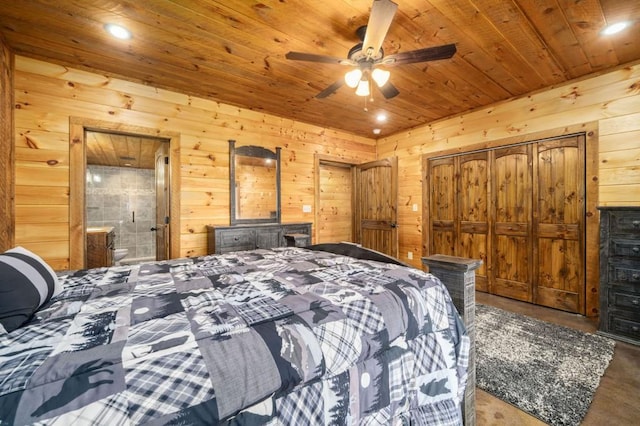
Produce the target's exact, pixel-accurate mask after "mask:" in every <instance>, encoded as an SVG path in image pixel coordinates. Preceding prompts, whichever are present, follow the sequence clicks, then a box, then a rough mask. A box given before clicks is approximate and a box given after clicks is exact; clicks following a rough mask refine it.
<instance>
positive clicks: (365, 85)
mask: <svg viewBox="0 0 640 426" xmlns="http://www.w3.org/2000/svg"><path fill="white" fill-rule="evenodd" d="M370 94H371V92H370V91H369V80H360V83H358V88H357V89H356V95H358V96H369V95H370Z"/></svg>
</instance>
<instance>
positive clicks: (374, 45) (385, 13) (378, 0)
mask: <svg viewBox="0 0 640 426" xmlns="http://www.w3.org/2000/svg"><path fill="white" fill-rule="evenodd" d="M396 10H398V5H397V4H396V3H394V2H392V1H391V0H373V6H371V15H369V22H368V23H367V32H366V34H365V35H364V40H363V42H362V52H364V53H365V54H367V55H371V57H374V58H375V57H376V56H377V55H378V52H379V51H380V48H381V47H382V42H383V41H384V38H385V37H386V36H387V32H388V31H389V27H390V26H391V21H393V17H394V16H395V14H396ZM369 52H370V53H369Z"/></svg>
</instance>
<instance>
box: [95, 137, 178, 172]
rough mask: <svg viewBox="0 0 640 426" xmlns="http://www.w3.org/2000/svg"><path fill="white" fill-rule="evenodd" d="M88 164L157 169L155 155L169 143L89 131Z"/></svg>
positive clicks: (160, 140) (155, 139)
mask: <svg viewBox="0 0 640 426" xmlns="http://www.w3.org/2000/svg"><path fill="white" fill-rule="evenodd" d="M85 139H86V144H87V164H94V165H98V166H113V167H132V168H136V169H155V166H156V164H155V163H156V160H155V153H156V151H157V150H158V148H160V145H161V144H162V143H168V142H169V141H167V140H163V139H159V138H151V137H143V136H132V135H122V134H116V133H103V132H92V131H88V132H87V134H86V137H85Z"/></svg>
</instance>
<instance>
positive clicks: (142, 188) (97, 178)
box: [86, 165, 156, 261]
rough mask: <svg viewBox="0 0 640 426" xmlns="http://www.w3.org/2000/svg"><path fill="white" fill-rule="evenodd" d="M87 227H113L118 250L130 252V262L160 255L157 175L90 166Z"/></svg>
mask: <svg viewBox="0 0 640 426" xmlns="http://www.w3.org/2000/svg"><path fill="white" fill-rule="evenodd" d="M86 205H87V212H86V217H87V227H90V226H113V227H114V228H115V246H116V248H127V249H129V254H128V255H127V257H126V259H124V261H127V260H129V261H130V260H134V259H136V260H137V259H140V260H151V259H155V255H156V239H155V237H156V233H155V232H153V231H151V228H152V227H154V226H155V224H156V186H155V171H154V170H152V169H150V170H149V169H133V168H129V167H108V166H95V165H87V186H86Z"/></svg>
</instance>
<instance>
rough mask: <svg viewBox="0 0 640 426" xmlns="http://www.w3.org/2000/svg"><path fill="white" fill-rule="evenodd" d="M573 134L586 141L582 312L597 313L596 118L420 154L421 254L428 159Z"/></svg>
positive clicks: (425, 239) (426, 224)
mask: <svg viewBox="0 0 640 426" xmlns="http://www.w3.org/2000/svg"><path fill="white" fill-rule="evenodd" d="M576 133H584V134H585V135H586V141H585V147H586V152H585V156H586V158H585V161H586V170H585V179H586V182H585V185H586V200H585V210H586V211H585V215H586V218H585V219H586V220H585V246H586V247H585V251H586V253H585V265H586V271H585V292H586V294H585V313H586V315H587V316H591V317H592V316H597V315H598V312H599V299H598V298H599V296H598V293H599V289H600V262H599V259H600V252H599V247H600V214H599V212H598V209H597V206H598V205H599V201H598V194H599V187H598V180H599V178H598V164H599V146H598V135H599V123H598V122H597V121H593V122H587V123H581V124H576V125H571V126H567V127H563V128H556V129H550V130H544V131H541V132H534V133H528V134H525V135H517V136H513V137H508V138H504V139H498V140H493V141H490V142H483V143H479V144H472V145H468V146H464V147H460V148H454V149H447V150H441V151H434V152H429V153H426V154H423V155H422V172H421V173H422V176H423V177H424V179H423V184H422V200H423V204H422V229H424V230H425V232H423V233H422V256H427V255H429V254H431V253H429V252H428V247H429V235H428V232H426V231H427V230H428V229H429V211H430V210H429V204H428V203H429V187H430V178H429V176H427V175H426V173H427V170H428V168H427V164H428V161H429V160H430V159H432V158H437V157H444V156H450V155H456V154H463V153H470V152H473V151H480V150H485V149H493V148H498V147H501V146H507V145H515V144H518V143H526V142H535V141H538V140H543V139H548V138H555V137H562V136H567V135H571V134H576Z"/></svg>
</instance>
